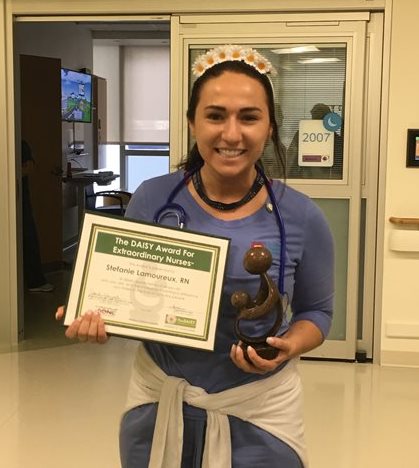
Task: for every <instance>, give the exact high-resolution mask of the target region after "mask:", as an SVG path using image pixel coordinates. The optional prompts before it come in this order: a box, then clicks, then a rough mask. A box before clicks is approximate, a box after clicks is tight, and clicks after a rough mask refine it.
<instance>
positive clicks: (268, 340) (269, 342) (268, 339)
mask: <svg viewBox="0 0 419 468" xmlns="http://www.w3.org/2000/svg"><path fill="white" fill-rule="evenodd" d="M266 342H267V343H268V344H273V343H274V339H273V337H272V336H268V338H266Z"/></svg>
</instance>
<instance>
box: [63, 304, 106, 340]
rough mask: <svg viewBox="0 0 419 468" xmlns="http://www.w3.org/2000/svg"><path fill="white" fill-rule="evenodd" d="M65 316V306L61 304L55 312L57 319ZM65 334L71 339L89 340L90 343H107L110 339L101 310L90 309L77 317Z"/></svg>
mask: <svg viewBox="0 0 419 468" xmlns="http://www.w3.org/2000/svg"><path fill="white" fill-rule="evenodd" d="M63 316H64V306H60V307H58V309H57V312H56V313H55V319H56V320H61V319H62V318H63ZM65 336H66V337H67V338H69V339H70V340H74V339H78V340H79V341H82V342H84V341H89V342H90V343H100V344H103V343H106V342H107V341H108V339H109V337H108V335H107V333H106V331H105V322H104V321H103V319H102V317H101V315H100V313H99V312H97V311H96V312H93V311H88V312H86V313H85V314H84V315H81V316H80V317H78V318H76V320H74V321H73V323H71V324H70V326H69V327H68V328H67V330H66V332H65Z"/></svg>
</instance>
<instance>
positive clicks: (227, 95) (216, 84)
mask: <svg viewBox="0 0 419 468" xmlns="http://www.w3.org/2000/svg"><path fill="white" fill-rule="evenodd" d="M267 99H268V98H267V95H266V91H265V88H264V87H263V85H262V84H261V83H260V82H259V81H257V80H256V79H255V78H252V77H250V76H247V75H245V74H243V73H235V72H224V73H223V74H222V75H220V76H217V77H214V78H210V79H209V80H208V81H207V82H206V83H205V84H204V85H203V87H202V89H201V93H200V104H201V105H204V106H207V105H218V104H217V103H226V104H233V103H240V104H243V105H246V107H248V106H250V107H254V106H261V105H263V104H265V105H267ZM220 105H221V104H220Z"/></svg>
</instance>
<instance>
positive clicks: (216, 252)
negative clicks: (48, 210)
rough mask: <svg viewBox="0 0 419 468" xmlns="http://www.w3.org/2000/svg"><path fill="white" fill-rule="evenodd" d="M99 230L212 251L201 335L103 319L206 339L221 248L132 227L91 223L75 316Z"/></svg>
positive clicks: (116, 323) (189, 337)
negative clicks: (115, 226) (209, 279)
mask: <svg viewBox="0 0 419 468" xmlns="http://www.w3.org/2000/svg"><path fill="white" fill-rule="evenodd" d="M99 232H106V233H108V234H114V235H120V236H121V235H124V234H123V233H125V234H126V235H129V236H131V237H135V238H137V239H141V240H142V239H144V240H145V241H150V240H154V241H156V240H161V241H166V242H170V243H172V244H173V243H176V244H177V245H179V247H186V246H189V247H195V248H196V249H197V250H207V251H208V252H210V253H212V261H211V265H210V272H212V273H211V282H210V288H209V290H208V293H209V298H210V299H209V300H208V301H207V311H206V321H205V324H204V332H203V334H202V335H198V336H197V335H189V334H188V333H184V332H182V333H181V332H176V331H168V330H160V329H159V328H156V327H147V326H144V325H141V326H135V325H127V324H125V323H124V322H109V321H107V320H106V319H104V321H105V324H109V325H110V326H117V327H120V328H125V329H131V330H141V331H146V332H153V333H154V332H155V333H159V334H160V335H167V336H177V337H181V338H182V337H184V338H187V339H189V340H194V341H208V336H209V330H210V324H211V318H212V310H213V305H214V290H215V285H216V277H217V276H218V271H219V258H220V250H221V248H220V247H219V246H214V245H210V244H206V243H203V242H197V241H184V240H178V239H174V238H173V237H170V236H163V235H158V234H149V233H143V232H138V231H134V230H132V229H125V228H120V227H119V228H112V227H109V226H105V225H101V224H97V223H92V224H91V226H90V234H89V240H88V244H87V254H86V256H85V258H86V259H87V261H86V262H85V264H84V266H83V274H82V279H81V287H80V294H79V297H78V301H77V309H76V315H75V317H79V316H80V315H81V311H82V309H81V306H82V304H83V302H84V297H85V294H86V282H87V276H88V271H89V270H90V265H91V262H92V257H93V255H94V253H95V244H96V239H97V236H98V233H99ZM191 235H193V236H196V235H198V236H199V234H197V233H191ZM203 235H205V234H203ZM202 247H204V248H202ZM143 261H147V260H143ZM180 268H181V267H180Z"/></svg>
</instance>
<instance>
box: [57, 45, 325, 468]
mask: <svg viewBox="0 0 419 468" xmlns="http://www.w3.org/2000/svg"><path fill="white" fill-rule="evenodd" d="M194 72H195V74H196V75H197V76H198V78H197V79H196V81H195V83H194V86H193V89H192V93H191V98H190V103H189V109H188V113H187V117H188V121H189V126H190V130H191V132H192V134H193V136H194V138H195V140H196V144H195V145H194V147H193V149H192V150H191V152H190V154H189V156H188V158H187V160H186V162H185V163H184V165H183V168H182V169H181V170H179V171H177V172H175V173H172V174H169V175H165V176H162V177H157V178H154V179H151V180H148V181H145V182H144V183H143V184H142V185H141V186H140V187H139V188H138V189H137V191H136V193H135V194H134V196H133V198H132V200H131V202H130V204H129V207H128V209H127V212H126V215H127V216H128V217H130V218H134V219H138V220H145V221H151V220H153V218H154V217H155V213H156V211H157V210H159V209H160V208H161V207H162V206H164V205H165V204H166V203H167V198H168V196H169V194H170V193H171V191H172V190H173V188H174V187H175V186H176V185H177V184H178V183H179V182H180V181H181V180H182V178H184V175H185V170H186V171H188V174H189V173H190V172H192V173H193V175H192V176H191V177H188V178H186V180H185V185H184V187H183V188H182V189H181V190H179V192H178V193H177V194H176V197H175V202H176V203H178V204H179V205H181V206H182V207H183V209H184V210H185V212H186V228H187V229H189V230H191V231H200V232H204V233H209V234H212V235H217V236H223V237H229V238H231V243H230V253H229V258H228V262H227V271H226V277H225V284H224V287H223V293H222V300H221V306H220V316H219V321H218V325H217V334H216V342H215V350H214V352H212V353H208V352H206V351H200V350H192V349H187V348H182V347H176V346H170V345H166V344H159V343H153V342H148V343H145V344H144V345H140V346H139V351H138V355H137V357H136V360H135V363H134V369H133V374H132V378H131V384H130V390H129V397H128V404H127V412H126V413H125V415H124V417H123V419H122V423H121V433H120V449H121V461H122V466H123V467H127V468H134V467H145V466H150V467H176V466H182V467H200V466H204V467H212V466H217V468H218V467H222V468H224V467H230V466H233V467H236V468H237V467H240V468H246V467H251V466H252V467H253V466H257V467H258V468H264V467H270V468H271V467H273V466H275V467H279V466H283V467H286V468H294V467H301V466H306V464H307V461H306V453H305V446H304V439H303V422H302V408H301V383H300V380H299V377H298V373H297V371H296V368H295V361H296V359H295V358H297V357H298V356H299V355H301V354H302V353H305V352H307V351H309V350H311V349H313V348H315V347H317V346H319V345H320V344H321V343H322V342H323V340H324V339H325V337H326V335H327V333H328V331H329V328H330V323H331V316H332V302H333V242H332V237H331V234H330V231H329V228H328V226H327V223H326V221H325V219H324V217H323V215H322V214H321V212H320V210H319V209H318V208H317V207H316V205H315V204H314V203H313V202H311V201H310V200H309V199H308V197H306V196H304V195H302V194H301V193H298V192H296V191H295V190H293V189H291V188H289V187H286V186H285V185H284V184H282V183H281V182H279V181H274V182H273V183H272V186H271V189H272V191H273V193H274V198H275V200H271V199H270V197H269V196H268V191H267V189H268V187H267V185H266V181H267V179H266V180H265V179H263V177H261V176H260V172H261V171H260V169H259V168H258V162H259V161H260V158H261V156H262V153H263V150H264V148H265V145H266V143H267V141H268V140H269V139H271V140H272V141H273V143H274V147H275V149H276V153H277V155H278V157H280V142H279V136H278V131H277V124H276V121H275V112H274V99H273V91H272V86H271V83H270V80H269V78H268V74H269V73H271V72H272V66H271V64H270V63H269V62H268V61H267V60H266V59H265V58H264V57H263V56H261V55H260V54H259V53H258V52H257V51H255V50H253V49H244V48H242V47H241V46H223V47H219V48H216V49H214V50H212V51H209V52H207V53H206V54H204V55H203V56H201V57H199V58H198V59H197V61H196V62H195V64H194ZM274 202H275V204H276V205H277V206H279V209H280V212H281V216H282V219H283V221H284V225H285V231H286V244H284V245H286V254H285V265H284V269H285V274H284V278H283V281H284V285H285V286H284V288H285V291H286V293H287V295H288V297H289V300H290V303H291V307H292V311H293V315H292V318H291V321H290V323H288V321H284V323H283V324H282V326H281V329H280V330H279V332H278V336H275V337H269V338H268V339H267V342H268V343H269V344H270V345H271V346H273V347H275V348H277V349H278V350H279V354H278V356H277V357H276V358H274V359H271V360H266V359H263V358H261V357H260V356H258V355H257V353H256V352H255V350H254V349H253V348H252V347H248V348H247V354H248V357H249V361H248V360H246V359H245V357H244V355H243V350H242V349H241V347H240V346H238V345H237V338H236V336H235V334H234V322H235V318H236V315H237V311H236V310H235V309H234V307H233V306H232V305H231V301H230V298H231V295H232V293H233V292H234V291H236V290H238V289H241V290H245V291H247V292H249V294H251V295H254V293H255V292H256V291H257V289H258V287H259V278H258V276H252V275H249V273H247V272H246V271H245V270H244V268H243V256H244V253H245V252H246V251H247V250H248V248H249V247H250V245H251V244H252V243H253V242H260V243H263V244H264V245H265V246H266V247H267V248H268V249H269V250H270V251H271V253H272V257H273V262H272V266H271V268H270V269H269V275H270V276H271V277H272V278H274V280H275V281H277V282H278V280H279V271H280V250H281V249H280V245H281V242H285V238H284V239H281V235H280V231H279V228H278V219H277V216H275V210H273V208H272V206H273V203H274ZM162 223H163V224H167V225H176V219H175V217H174V216H166V217H165V218H164V219H163V221H162ZM284 237H285V236H284ZM61 314H62V309H61V310H60V311H59V313H58V316H61ZM66 334H67V336H68V337H69V338H78V339H80V340H82V341H86V340H90V341H98V342H105V341H106V339H107V336H106V332H105V327H104V324H103V321H102V320H101V318H100V316H99V315H98V314H94V313H87V314H85V315H84V317H83V318H81V319H79V320H77V321H75V322H74V323H73V324H72V325H70V327H69V328H68V329H67V332H66ZM157 402H159V404H158V405H157V404H156V403H157ZM157 410H158V412H157ZM179 414H180V417H179ZM153 434H154V438H153ZM182 438H183V440H182ZM210 457H211V458H210ZM180 460H181V461H180Z"/></svg>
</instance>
